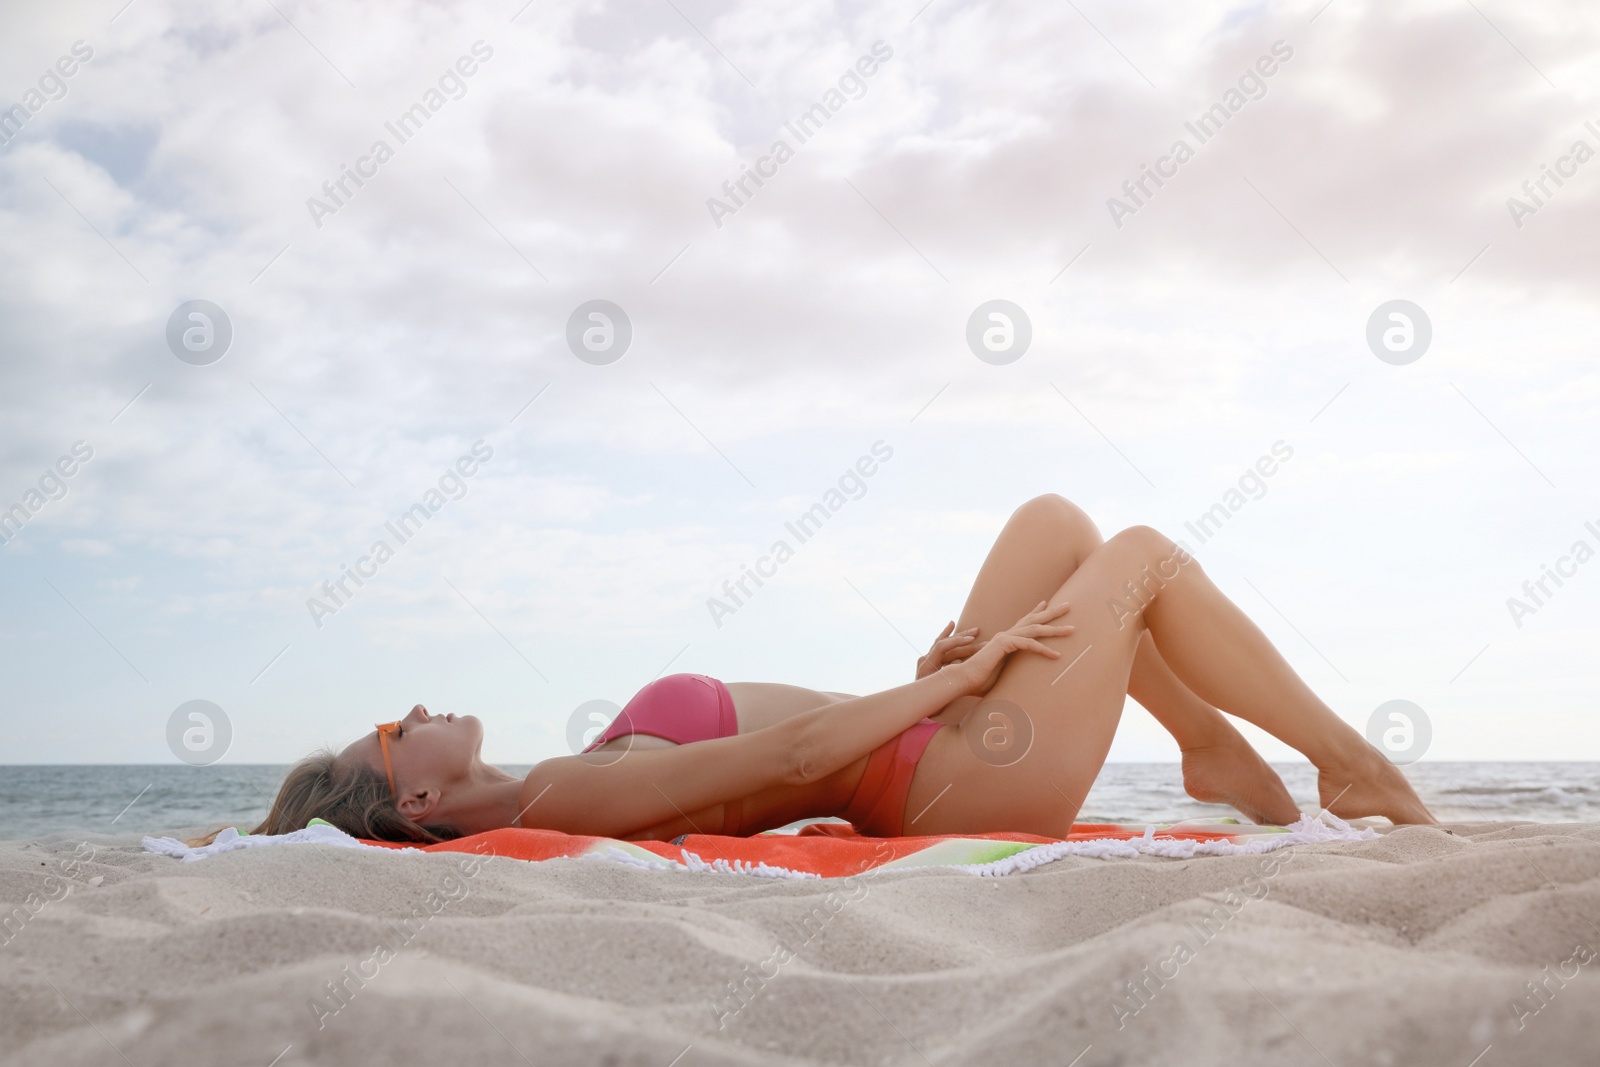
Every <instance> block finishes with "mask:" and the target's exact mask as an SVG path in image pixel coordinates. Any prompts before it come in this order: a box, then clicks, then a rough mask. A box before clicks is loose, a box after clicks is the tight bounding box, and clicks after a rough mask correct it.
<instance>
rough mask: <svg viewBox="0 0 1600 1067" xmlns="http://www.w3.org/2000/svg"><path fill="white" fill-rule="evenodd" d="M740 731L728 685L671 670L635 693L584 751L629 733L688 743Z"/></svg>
mask: <svg viewBox="0 0 1600 1067" xmlns="http://www.w3.org/2000/svg"><path fill="white" fill-rule="evenodd" d="M738 732H739V720H738V717H737V716H736V715H735V714H734V710H733V697H732V696H731V695H729V693H728V687H727V686H725V685H723V684H722V683H721V682H719V681H718V680H717V679H715V678H710V677H707V676H706V675H704V674H669V675H667V676H666V677H665V678H657V679H656V680H655V681H653V682H651V683H650V684H649V685H647V686H645V687H644V688H643V689H641V690H639V692H638V693H636V694H634V697H633V699H632V700H630V701H628V705H627V707H625V708H623V709H622V712H621V714H619V715H618V716H617V717H616V719H614V720H613V721H612V723H611V725H610V726H607V727H606V728H605V730H604V731H602V732H601V734H600V736H599V737H596V738H595V739H594V741H592V742H591V743H590V744H589V747H588V748H586V749H584V751H585V752H590V751H593V750H594V749H596V748H598V747H599V746H601V745H603V744H605V743H606V742H607V741H610V740H613V739H615V738H618V737H626V736H627V735H628V734H649V735H651V736H652V737H662V738H665V739H666V740H668V741H672V742H675V743H677V744H680V745H687V744H690V743H691V742H694V741H707V740H710V739H712V738H717V737H732V736H733V735H735V734H737V733H738Z"/></svg>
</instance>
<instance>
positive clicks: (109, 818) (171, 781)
mask: <svg viewBox="0 0 1600 1067" xmlns="http://www.w3.org/2000/svg"><path fill="white" fill-rule="evenodd" d="M1274 767H1275V769H1276V770H1277V771H1278V773H1279V774H1281V775H1282V776H1283V780H1284V782H1285V784H1286V785H1287V786H1288V787H1289V791H1290V793H1292V794H1293V795H1294V797H1295V798H1296V799H1297V800H1299V801H1300V803H1301V805H1302V806H1308V807H1312V808H1314V807H1315V800H1316V795H1317V790H1316V771H1315V769H1314V768H1312V766H1311V765H1310V764H1308V763H1297V764H1274ZM504 769H505V770H507V771H509V772H511V773H514V774H525V773H526V772H527V771H528V769H529V768H528V767H526V766H523V767H517V766H513V765H506V766H505V767H504ZM287 770H288V768H287V767H285V766H273V765H244V764H238V765H234V764H214V765H212V766H210V767H189V766H185V765H181V764H173V765H165V764H135V765H122V766H118V765H101V764H88V765H84V764H80V765H74V766H47V765H25V766H0V838H9V839H17V838H32V837H43V836H47V835H56V834H66V835H75V834H104V835H126V834H155V835H169V834H173V833H176V832H179V831H193V830H197V829H206V828H214V827H218V826H238V827H239V828H240V829H242V830H245V831H248V830H250V829H252V828H253V827H255V826H256V824H257V823H259V822H260V820H261V819H262V818H263V817H264V816H265V815H266V812H267V808H268V806H269V805H270V803H271V800H272V796H273V795H274V794H275V793H276V792H277V788H278V783H279V782H281V781H282V780H283V776H284V773H285V771H287ZM1405 773H1406V776H1407V777H1408V778H1410V780H1411V782H1412V784H1413V785H1414V786H1415V787H1416V790H1417V792H1418V794H1419V795H1421V797H1422V799H1423V802H1424V803H1426V804H1427V805H1428V807H1429V808H1430V809H1431V810H1432V811H1433V813H1434V814H1435V815H1436V816H1438V817H1439V818H1440V819H1441V820H1443V821H1445V822H1515V821H1527V822H1600V763H1575V762H1574V763H1556V762H1552V763H1433V762H1426V761H1425V762H1422V763H1417V764H1413V765H1412V766H1410V767H1407V768H1405ZM1231 814H1233V812H1232V810H1231V809H1229V808H1225V807H1220V806H1218V805H1213V804H1201V803H1199V802H1197V801H1194V800H1191V799H1190V798H1189V797H1188V796H1187V795H1186V794H1185V793H1184V792H1183V778H1182V775H1181V773H1180V770H1179V766H1178V764H1176V763H1108V764H1106V765H1105V767H1104V769H1103V770H1102V771H1101V774H1100V778H1099V779H1098V780H1097V781H1096V782H1095V785H1094V788H1093V789H1092V790H1090V793H1089V797H1088V800H1087V801H1086V802H1085V804H1084V808H1083V811H1082V812H1081V813H1080V814H1079V819H1080V821H1083V822H1132V823H1146V822H1148V823H1158V824H1159V823H1170V822H1179V821H1182V820H1185V819H1203V818H1215V817H1217V816H1221V815H1231Z"/></svg>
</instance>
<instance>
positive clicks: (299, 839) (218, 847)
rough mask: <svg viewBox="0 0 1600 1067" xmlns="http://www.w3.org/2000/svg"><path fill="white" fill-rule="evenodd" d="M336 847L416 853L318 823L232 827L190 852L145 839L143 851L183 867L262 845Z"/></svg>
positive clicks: (170, 842) (174, 843) (170, 840)
mask: <svg viewBox="0 0 1600 1067" xmlns="http://www.w3.org/2000/svg"><path fill="white" fill-rule="evenodd" d="M297 844H308V845H338V846H339V847H340V848H370V849H373V850H375V851H378V852H416V853H419V854H420V853H421V851H422V850H421V849H416V848H402V849H392V848H380V847H379V846H377V845H367V844H363V843H362V842H360V841H357V840H356V839H355V838H353V837H351V836H350V835H349V834H347V833H345V832H344V831H343V830H341V829H339V828H338V827H337V826H326V825H323V824H321V823H318V824H315V825H312V826H308V827H306V828H305V829H304V830H296V831H294V832H293V833H287V834H241V833H240V832H239V831H238V830H236V829H234V828H233V827H232V826H230V827H228V828H227V829H225V830H223V831H222V832H221V833H219V834H218V835H217V839H216V840H215V841H213V842H211V844H209V845H202V846H200V847H199V848H190V847H189V846H188V845H186V844H184V843H183V842H182V841H179V840H178V839H177V838H175V837H147V838H145V839H144V850H145V851H146V852H155V853H158V854H159V855H162V856H175V857H177V858H178V859H180V860H182V861H183V862H185V863H193V862H194V861H195V860H203V859H205V858H206V857H207V856H215V855H217V854H218V853H220V852H233V851H235V850H237V849H241V848H260V847H262V846H264V845H297Z"/></svg>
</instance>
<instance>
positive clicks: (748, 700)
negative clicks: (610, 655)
mask: <svg viewBox="0 0 1600 1067" xmlns="http://www.w3.org/2000/svg"><path fill="white" fill-rule="evenodd" d="M727 687H728V694H729V696H731V697H732V698H733V707H734V712H735V714H736V716H737V718H738V721H739V732H740V733H742V734H747V733H750V732H752V731H754V730H761V729H764V728H766V727H768V726H771V725H773V724H775V723H779V722H782V721H783V720H784V719H787V718H789V717H791V716H793V715H799V714H801V713H803V712H807V711H810V710H812V709H814V708H820V707H823V706H825V705H827V704H833V703H837V702H838V701H841V700H849V699H851V697H850V695H849V694H847V693H824V692H818V691H817V690H814V689H803V688H801V687H799V686H793V685H778V684H775V683H770V682H729V683H727ZM630 744H631V745H632V746H633V747H635V748H672V747H675V746H674V743H673V742H671V741H668V740H666V739H665V738H662V737H655V736H653V735H650V734H642V733H640V734H631V735H627V736H622V737H617V738H613V739H612V740H610V741H607V742H606V743H605V744H603V745H600V746H599V747H598V748H596V749H595V750H594V751H596V752H606V751H611V750H614V749H622V748H627V747H628V746H629V745H630ZM866 765H867V758H866V757H865V756H862V757H861V758H860V759H858V760H856V761H854V762H853V763H850V764H847V765H846V766H844V767H841V768H840V769H839V770H837V771H835V772H834V773H832V774H830V775H827V776H825V777H823V778H821V779H818V780H817V781H816V782H813V783H809V784H807V785H803V786H774V787H772V788H770V789H764V790H761V791H760V792H757V793H754V794H752V795H750V796H747V797H744V798H742V800H741V801H739V806H740V808H741V811H740V812H739V832H740V834H742V835H749V834H755V833H760V832H761V831H762V830H771V829H773V828H774V827H778V826H785V825H787V824H789V823H791V822H794V821H795V820H796V819H807V818H820V817H822V816H826V815H836V814H838V813H839V812H841V811H843V810H844V809H845V806H846V805H848V804H849V803H850V797H851V796H852V795H853V794H854V793H855V789H856V785H857V783H859V782H860V781H861V774H862V772H863V771H864V770H865V769H866ZM723 820H724V810H723V805H721V804H717V805H714V806H712V807H709V808H703V809H701V810H699V811H691V812H686V813H685V814H684V815H682V816H676V817H674V818H671V819H668V820H666V821H665V822H661V823H658V824H656V825H655V826H651V827H647V828H646V829H644V830H639V831H637V832H635V833H631V834H628V835H626V840H629V841H670V840H672V839H673V838H675V837H678V836H680V835H682V834H696V833H711V834H715V833H720V832H721V830H722V827H723V825H724V821H723Z"/></svg>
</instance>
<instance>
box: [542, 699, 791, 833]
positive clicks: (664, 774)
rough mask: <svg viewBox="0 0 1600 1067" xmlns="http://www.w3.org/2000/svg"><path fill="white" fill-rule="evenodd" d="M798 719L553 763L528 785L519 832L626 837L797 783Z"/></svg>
mask: <svg viewBox="0 0 1600 1067" xmlns="http://www.w3.org/2000/svg"><path fill="white" fill-rule="evenodd" d="M796 721H797V718H789V719H785V720H783V721H782V722H777V723H774V724H773V725H771V726H768V727H766V728H765V729H762V730H755V731H753V732H751V733H747V734H736V735H734V736H731V737H718V738H712V739H710V740H706V741H696V742H695V743H693V744H690V745H678V746H675V747H673V748H647V749H632V750H628V751H625V752H623V753H621V754H619V753H617V752H614V751H613V752H589V753H583V754H581V755H577V756H561V757H558V758H556V759H548V760H545V761H544V762H543V763H540V764H539V765H537V766H536V767H534V768H533V770H531V771H529V772H528V777H527V779H526V780H524V781H523V783H522V794H521V800H520V807H521V809H522V810H521V813H520V815H519V816H518V822H517V824H518V825H519V826H528V827H533V828H536V829H543V830H560V831H561V832H563V833H568V834H588V835H592V836H595V837H622V836H624V835H626V834H631V833H635V832H637V831H640V830H644V829H646V828H648V827H651V826H655V825H657V824H658V823H662V822H665V821H667V820H668V819H672V818H674V817H678V816H686V815H687V814H688V813H689V812H693V811H699V810H701V809H702V808H708V807H711V806H712V805H714V804H722V803H726V802H728V801H731V800H736V799H740V798H742V797H747V796H749V795H750V794H752V793H756V792H760V791H761V790H763V789H769V788H771V787H773V786H777V785H799V784H802V783H804V782H806V781H808V780H809V779H806V778H803V777H801V775H800V773H799V764H798V761H797V758H796V756H797V749H796V747H795V737H796V735H797V733H798V727H797V726H796V725H795V723H796Z"/></svg>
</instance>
